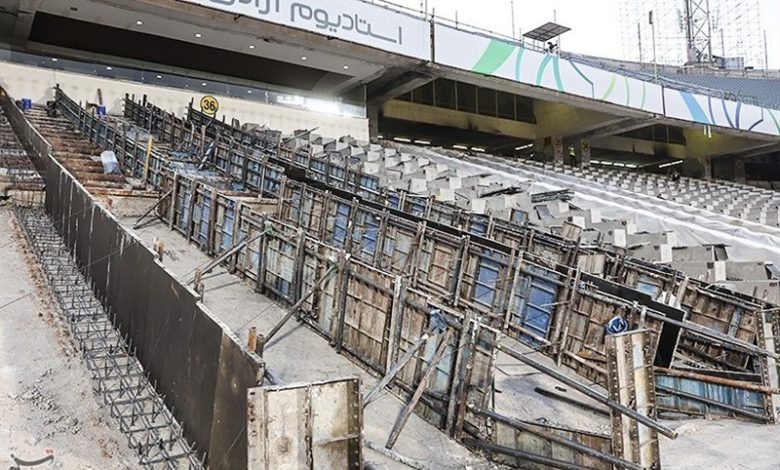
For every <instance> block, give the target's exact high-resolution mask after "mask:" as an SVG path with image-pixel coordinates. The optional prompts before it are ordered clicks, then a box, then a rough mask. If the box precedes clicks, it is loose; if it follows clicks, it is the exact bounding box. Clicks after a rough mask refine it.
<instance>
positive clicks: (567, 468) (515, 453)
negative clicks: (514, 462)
mask: <svg viewBox="0 0 780 470" xmlns="http://www.w3.org/2000/svg"><path fill="white" fill-rule="evenodd" d="M463 444H465V445H467V446H471V447H478V448H480V449H484V450H487V451H490V452H496V453H499V454H504V455H508V456H510V457H515V458H517V459H520V460H525V461H528V462H533V463H538V464H541V465H545V466H547V467H550V468H560V469H563V470H597V469H596V468H594V467H585V466H583V465H577V464H576V463H571V462H565V461H563V460H558V459H554V458H552V457H546V456H544V455H539V454H533V453H531V452H525V451H522V450H519V449H511V448H509V447H504V446H499V445H495V444H490V443H488V442H483V441H479V440H477V439H473V438H471V437H465V438H463Z"/></svg>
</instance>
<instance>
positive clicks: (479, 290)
mask: <svg viewBox="0 0 780 470" xmlns="http://www.w3.org/2000/svg"><path fill="white" fill-rule="evenodd" d="M490 255H491V253H489V252H488V253H487V256H484V257H482V258H480V261H479V267H478V268H477V278H476V280H475V285H474V300H475V301H477V302H479V303H481V304H484V305H487V306H488V307H492V306H493V301H494V300H495V297H496V288H497V286H496V281H497V280H498V275H499V273H500V270H501V266H500V265H499V263H498V262H496V261H495V260H494V259H491V257H490Z"/></svg>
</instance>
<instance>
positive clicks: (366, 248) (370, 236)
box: [360, 215, 379, 257]
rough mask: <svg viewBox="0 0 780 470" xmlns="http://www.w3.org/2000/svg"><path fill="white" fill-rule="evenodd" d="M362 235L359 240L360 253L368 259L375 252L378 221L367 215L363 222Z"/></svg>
mask: <svg viewBox="0 0 780 470" xmlns="http://www.w3.org/2000/svg"><path fill="white" fill-rule="evenodd" d="M362 233H363V235H362V236H361V239H360V251H361V252H363V253H364V254H366V255H368V256H369V257H373V256H374V253H375V252H376V239H377V236H378V235H379V221H378V220H377V219H376V217H374V216H373V215H369V216H367V217H366V218H365V220H364V221H363V232H362Z"/></svg>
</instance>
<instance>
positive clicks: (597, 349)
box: [562, 287, 663, 381]
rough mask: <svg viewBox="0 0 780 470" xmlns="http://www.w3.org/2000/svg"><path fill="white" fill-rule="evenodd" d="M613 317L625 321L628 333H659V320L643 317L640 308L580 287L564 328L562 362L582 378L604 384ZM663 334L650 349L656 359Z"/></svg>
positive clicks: (656, 336) (655, 336)
mask: <svg viewBox="0 0 780 470" xmlns="http://www.w3.org/2000/svg"><path fill="white" fill-rule="evenodd" d="M614 317H620V318H622V319H624V320H625V321H626V323H627V324H628V329H629V330H635V329H637V328H643V329H649V330H652V331H654V332H660V331H661V330H662V328H663V324H662V322H661V321H660V320H656V319H653V318H651V317H650V316H649V315H646V314H645V315H643V313H642V309H641V308H640V307H639V306H636V305H633V304H629V303H628V302H627V301H625V300H622V299H619V298H613V297H611V296H607V295H604V294H601V293H599V292H597V291H592V290H590V289H589V288H587V287H577V295H576V297H575V301H574V304H573V305H572V308H571V309H570V312H569V317H568V324H567V325H565V326H564V330H565V332H564V336H565V337H564V343H563V351H564V355H563V356H562V362H563V363H564V364H566V365H567V366H569V367H572V368H573V369H575V370H576V371H577V372H578V373H579V374H580V375H582V376H584V377H588V378H591V379H593V380H599V381H600V380H603V379H604V374H606V361H607V357H606V352H605V349H604V343H605V338H606V337H607V333H606V329H605V327H606V324H607V322H609V321H610V320H611V319H612V318H614ZM659 337H660V334H656V335H654V336H653V337H652V339H651V343H650V347H651V348H652V352H653V357H655V351H656V349H657V347H658V340H659Z"/></svg>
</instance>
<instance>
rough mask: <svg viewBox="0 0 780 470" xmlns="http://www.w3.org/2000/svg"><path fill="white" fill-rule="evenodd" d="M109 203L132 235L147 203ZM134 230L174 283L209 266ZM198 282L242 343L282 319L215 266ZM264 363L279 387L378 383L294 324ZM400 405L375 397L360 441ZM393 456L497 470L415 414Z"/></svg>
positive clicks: (378, 436)
mask: <svg viewBox="0 0 780 470" xmlns="http://www.w3.org/2000/svg"><path fill="white" fill-rule="evenodd" d="M112 200H113V203H112V212H114V214H115V215H117V217H118V218H119V220H120V222H121V223H122V224H123V225H124V226H125V227H126V228H128V229H130V230H132V226H133V224H134V223H135V221H136V219H137V218H138V217H139V216H140V215H141V214H142V213H143V212H144V209H146V208H148V207H149V205H150V204H151V203H150V202H149V200H148V199H147V200H144V201H142V202H138V201H133V200H132V199H129V200H128V199H127V198H125V199H120V198H112ZM135 232H136V233H137V234H138V235H139V236H140V237H141V239H142V240H143V241H144V242H145V243H146V244H147V245H148V246H149V247H152V246H153V244H154V240H155V238H157V239H159V240H162V241H163V243H164V244H165V252H164V259H163V262H164V264H165V265H166V266H167V267H168V268H169V269H170V270H171V271H172V272H173V273H175V274H176V275H177V276H178V277H179V279H187V278H189V277H191V276H192V274H193V273H194V270H195V269H196V268H198V267H202V266H204V265H205V264H207V263H208V262H209V261H210V260H211V258H209V257H208V256H206V255H205V254H203V253H202V252H201V251H199V250H198V248H197V247H196V246H195V245H192V244H188V243H187V242H186V240H185V239H184V237H182V236H181V235H180V234H179V233H178V232H174V231H171V230H170V229H169V228H168V226H167V225H165V224H163V223H162V222H160V221H153V222H151V223H148V224H145V225H144V226H143V227H142V228H141V229H139V230H137V231H135ZM204 279H205V280H204V284H205V290H204V299H203V300H204V303H205V304H206V306H207V307H208V308H209V309H210V310H211V311H212V312H213V314H214V315H215V316H216V317H217V318H219V319H220V320H222V321H223V322H225V323H226V324H227V325H228V326H229V327H230V328H231V329H232V330H233V332H234V333H236V335H237V336H238V337H239V338H241V339H245V338H246V337H247V333H248V331H249V328H250V327H252V326H255V327H257V330H258V333H265V332H268V331H270V330H271V328H272V327H273V326H274V325H275V324H276V323H277V322H278V321H279V320H281V318H282V317H283V316H284V314H285V313H286V311H285V309H284V307H283V306H282V305H280V304H276V303H274V302H272V301H271V300H269V299H268V298H266V297H264V296H262V295H260V294H257V293H256V292H254V289H253V286H252V285H250V284H249V283H248V282H246V281H244V280H242V279H240V278H239V277H238V276H234V275H231V274H228V273H227V272H226V271H225V270H224V269H223V268H221V267H219V268H216V269H215V270H214V271H212V272H211V273H210V274H208V275H206V276H205V277H204ZM264 359H265V360H266V364H267V367H268V369H270V370H271V371H272V372H273V374H274V376H275V377H278V378H279V379H281V380H282V381H283V382H284V383H294V382H311V381H316V380H324V379H333V378H338V377H347V376H358V377H360V378H361V380H362V387H363V390H367V389H369V388H370V387H372V386H373V385H374V384H375V383H376V382H377V381H378V377H374V376H371V375H370V374H368V373H367V372H365V370H364V369H363V368H361V367H360V366H358V365H357V364H355V363H353V362H352V361H350V360H349V359H348V358H347V357H346V356H342V355H339V354H338V353H336V351H335V350H334V349H333V348H332V347H331V346H330V344H329V343H328V341H327V340H326V339H325V338H323V337H322V336H320V335H318V334H317V333H315V332H314V331H312V330H310V329H308V328H307V327H305V326H302V325H301V324H299V323H297V322H296V321H295V320H291V321H290V322H288V323H287V324H286V325H285V326H284V327H283V328H282V329H281V330H280V332H279V333H278V334H277V336H276V337H275V338H273V340H272V341H271V343H270V344H269V345H268V346H267V347H266V349H265V354H264ZM403 405H404V403H402V402H401V400H400V399H398V398H397V397H395V396H394V395H392V394H390V393H384V394H383V396H382V397H381V398H380V399H378V400H376V401H375V402H373V403H371V404H370V405H369V406H368V407H367V408H366V409H365V411H364V424H365V426H364V437H365V439H366V440H367V441H371V442H372V443H374V444H377V445H380V446H384V443H385V442H386V441H387V437H388V436H389V434H390V430H391V429H392V428H393V424H394V423H395V420H396V417H397V416H398V415H399V414H400V411H401V408H402V407H403ZM393 450H394V451H395V452H398V453H399V454H402V455H403V456H405V457H407V458H409V459H412V460H414V461H416V462H418V463H419V464H421V465H422V466H423V467H424V468H430V469H453V470H454V469H465V468H468V469H472V470H478V469H488V468H497V467H496V466H494V465H493V464H490V463H488V462H486V461H485V460H484V459H483V458H480V457H478V456H475V455H473V454H472V453H470V452H469V451H468V450H467V449H466V448H465V447H463V446H462V445H460V444H459V443H457V442H455V441H454V440H452V439H450V438H449V437H448V436H446V435H445V434H444V433H442V432H441V431H439V430H437V429H436V428H435V427H434V426H432V425H431V424H429V423H427V422H425V421H424V420H423V419H422V418H420V417H418V416H417V415H412V417H411V418H410V419H409V422H408V423H407V424H406V426H405V427H404V429H403V432H402V433H401V435H400V438H399V439H398V442H397V443H396V445H395V447H394V448H393ZM365 460H366V461H367V462H371V463H373V464H374V465H375V467H376V468H380V469H396V468H397V469H408V468H409V467H407V466H405V465H403V464H400V463H398V462H395V461H393V460H392V459H390V458H388V457H385V456H383V455H381V454H379V453H377V452H375V451H373V450H371V449H367V448H366V449H365Z"/></svg>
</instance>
